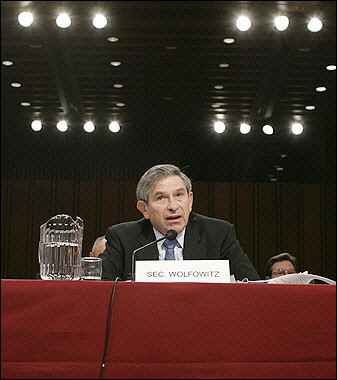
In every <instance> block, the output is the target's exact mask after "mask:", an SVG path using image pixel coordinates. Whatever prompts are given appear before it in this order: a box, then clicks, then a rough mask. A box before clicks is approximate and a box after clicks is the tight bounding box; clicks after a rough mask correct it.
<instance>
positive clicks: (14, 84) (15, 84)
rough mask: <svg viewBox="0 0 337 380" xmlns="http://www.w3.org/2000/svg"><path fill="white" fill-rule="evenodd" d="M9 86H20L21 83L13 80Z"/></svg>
mask: <svg viewBox="0 0 337 380" xmlns="http://www.w3.org/2000/svg"><path fill="white" fill-rule="evenodd" d="M11 86H12V87H16V88H18V87H21V86H22V85H21V83H17V82H13V83H11Z"/></svg>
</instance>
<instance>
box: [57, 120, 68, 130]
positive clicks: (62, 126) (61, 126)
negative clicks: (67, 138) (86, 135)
mask: <svg viewBox="0 0 337 380" xmlns="http://www.w3.org/2000/svg"><path fill="white" fill-rule="evenodd" d="M56 128H57V129H58V130H59V131H60V132H65V131H66V130H67V129H68V124H67V122H66V121H64V120H62V121H59V122H58V123H57V124H56Z"/></svg>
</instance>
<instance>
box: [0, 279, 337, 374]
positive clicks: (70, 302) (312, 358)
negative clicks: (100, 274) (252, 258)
mask: <svg viewBox="0 0 337 380" xmlns="http://www.w3.org/2000/svg"><path fill="white" fill-rule="evenodd" d="M1 285H2V286H1V299H2V301H1V305H2V308H1V314H2V318H1V352H2V353H1V358H2V368H1V372H2V376H1V377H2V378H17V379H18V378H20V379H25V378H30V379H34V378H58V379H61V378H67V379H72V378H74V379H75V378H77V379H79V378H82V379H84V378H91V379H93V378H99V373H100V368H101V362H102V358H103V352H104V339H105V333H106V324H107V318H108V307H109V303H110V297H111V294H112V289H113V285H114V282H110V281H107V282H106V281H104V282H90V281H42V280H1ZM104 378H119V379H122V378H125V379H130V378H133V379H135V378H143V379H144V378H148V379H158V378H166V379H167V378H171V379H175V378H176V379H178V378H179V379H182V378H189V379H191V378H197V379H201V378H222V379H224V378H241V379H242V378H250V379H252V378H269V379H270V378H306V379H308V378H316V379H318V378H336V286H334V285H318V284H315V285H295V284H265V283H260V284H251V283H250V284H249V283H248V284H244V283H242V284H207V283H202V284H201V283H130V282H118V283H117V288H116V293H115V299H114V304H113V313H112V320H111V332H110V340H109V352H108V356H107V364H106V367H105V372H104Z"/></svg>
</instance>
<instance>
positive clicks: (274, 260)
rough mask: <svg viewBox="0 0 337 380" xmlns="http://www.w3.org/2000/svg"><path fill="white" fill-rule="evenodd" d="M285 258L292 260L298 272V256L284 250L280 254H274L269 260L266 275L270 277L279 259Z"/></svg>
mask: <svg viewBox="0 0 337 380" xmlns="http://www.w3.org/2000/svg"><path fill="white" fill-rule="evenodd" d="M284 260H287V261H290V262H291V263H292V264H293V266H294V268H295V270H296V272H299V267H298V263H297V259H296V257H295V256H292V255H291V254H290V253H288V252H283V253H280V254H278V255H275V256H272V257H271V258H270V259H269V260H268V262H267V265H266V276H268V277H269V278H270V277H271V275H272V267H273V265H274V264H275V263H277V262H278V261H284Z"/></svg>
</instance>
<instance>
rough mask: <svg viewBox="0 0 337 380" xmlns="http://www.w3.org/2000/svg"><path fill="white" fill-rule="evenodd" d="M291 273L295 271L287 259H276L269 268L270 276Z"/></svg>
mask: <svg viewBox="0 0 337 380" xmlns="http://www.w3.org/2000/svg"><path fill="white" fill-rule="evenodd" d="M291 273H296V270H295V267H294V265H293V264H292V263H291V262H290V261H288V260H283V261H277V262H276V263H275V264H274V265H273V266H272V268H271V278H275V277H280V276H284V275H285V274H291Z"/></svg>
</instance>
